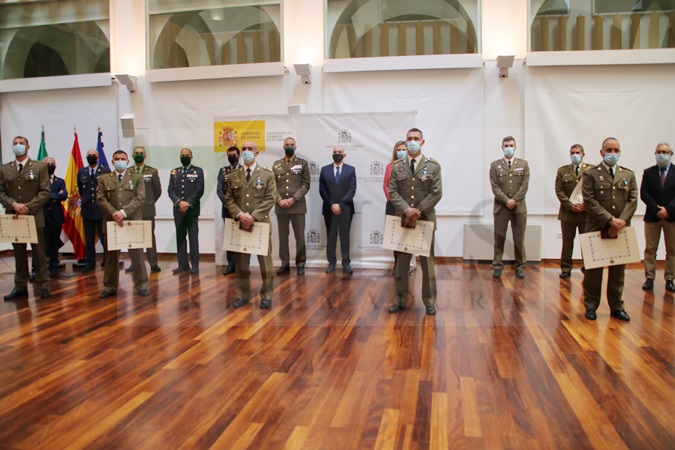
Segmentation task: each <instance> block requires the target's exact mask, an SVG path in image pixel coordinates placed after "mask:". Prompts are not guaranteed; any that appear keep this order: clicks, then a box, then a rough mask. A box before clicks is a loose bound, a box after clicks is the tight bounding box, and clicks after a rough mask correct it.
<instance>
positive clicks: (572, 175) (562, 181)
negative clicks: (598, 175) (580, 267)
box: [555, 144, 593, 279]
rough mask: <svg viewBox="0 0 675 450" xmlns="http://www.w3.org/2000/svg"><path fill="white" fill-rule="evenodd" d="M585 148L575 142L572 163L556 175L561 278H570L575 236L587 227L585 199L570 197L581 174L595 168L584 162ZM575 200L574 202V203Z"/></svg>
mask: <svg viewBox="0 0 675 450" xmlns="http://www.w3.org/2000/svg"><path fill="white" fill-rule="evenodd" d="M584 155H585V154H584V148H583V147H582V146H581V145H579V144H574V145H573V146H572V147H571V148H570V159H571V161H572V163H571V164H566V165H564V166H562V167H560V168H559V169H558V174H557V175H556V177H555V194H556V196H558V200H559V201H560V210H559V211H558V220H559V221H560V230H561V231H562V251H561V252H560V278H563V279H565V278H569V277H570V276H571V274H572V267H574V265H573V264H572V254H573V253H574V238H575V237H576V235H577V229H578V230H579V234H581V233H583V232H584V229H585V228H586V209H585V208H584V203H583V200H582V201H581V202H579V201H577V199H576V198H575V199H570V196H571V195H572V192H573V191H574V188H576V187H577V185H578V184H579V183H580V182H581V176H582V175H583V174H584V172H585V171H586V170H588V169H591V168H593V166H591V165H590V164H586V163H584V162H583V161H584ZM572 201H574V203H572Z"/></svg>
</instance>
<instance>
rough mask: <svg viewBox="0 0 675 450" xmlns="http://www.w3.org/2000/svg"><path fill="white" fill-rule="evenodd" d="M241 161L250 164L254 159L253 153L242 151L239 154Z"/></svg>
mask: <svg viewBox="0 0 675 450" xmlns="http://www.w3.org/2000/svg"><path fill="white" fill-rule="evenodd" d="M241 159H243V160H244V162H245V163H246V164H251V163H252V162H253V160H254V159H255V153H253V152H252V151H251V150H244V151H243V152H241Z"/></svg>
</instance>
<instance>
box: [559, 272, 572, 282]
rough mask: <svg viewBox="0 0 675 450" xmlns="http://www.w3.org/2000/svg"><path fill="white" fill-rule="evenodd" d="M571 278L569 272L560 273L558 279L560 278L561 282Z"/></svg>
mask: <svg viewBox="0 0 675 450" xmlns="http://www.w3.org/2000/svg"><path fill="white" fill-rule="evenodd" d="M571 276H572V273H570V272H560V278H562V279H563V280H564V279H565V278H569V277H571Z"/></svg>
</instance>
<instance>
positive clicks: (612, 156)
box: [602, 153, 619, 167]
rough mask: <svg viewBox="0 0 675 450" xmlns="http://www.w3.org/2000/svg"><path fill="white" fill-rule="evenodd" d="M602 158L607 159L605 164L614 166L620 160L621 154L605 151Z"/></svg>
mask: <svg viewBox="0 0 675 450" xmlns="http://www.w3.org/2000/svg"><path fill="white" fill-rule="evenodd" d="M602 159H603V160H604V161H605V164H607V165H608V166H610V167H612V166H614V165H615V164H616V163H618V162H619V154H618V153H605V154H604V155H603V157H602Z"/></svg>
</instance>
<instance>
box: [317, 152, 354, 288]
mask: <svg viewBox="0 0 675 450" xmlns="http://www.w3.org/2000/svg"><path fill="white" fill-rule="evenodd" d="M345 157H346V155H345V149H344V148H342V147H334V148H333V164H329V165H327V166H324V167H322V168H321V175H320V176H319V194H320V195H321V199H322V200H323V208H322V213H323V218H324V221H325V222H326V231H327V233H328V241H327V243H326V257H327V259H328V268H327V269H326V273H332V272H335V264H336V263H337V258H336V256H335V250H336V247H337V238H338V234H339V235H340V249H341V253H342V272H344V273H347V274H350V275H351V274H352V273H354V272H353V271H352V266H351V259H350V258H349V232H350V229H351V225H352V217H353V216H354V195H356V170H355V169H354V167H353V166H350V165H348V164H345V163H344V158H345Z"/></svg>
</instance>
